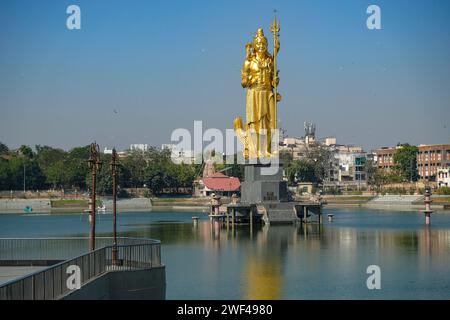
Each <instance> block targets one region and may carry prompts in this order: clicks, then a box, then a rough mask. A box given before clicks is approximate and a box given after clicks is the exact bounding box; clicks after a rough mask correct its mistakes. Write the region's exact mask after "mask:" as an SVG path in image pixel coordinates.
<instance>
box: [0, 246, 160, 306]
mask: <svg viewBox="0 0 450 320" xmlns="http://www.w3.org/2000/svg"><path fill="white" fill-rule="evenodd" d="M100 239H101V240H100ZM100 239H99V238H97V240H100V241H97V247H99V242H101V241H103V242H104V243H105V245H104V246H103V247H101V248H99V249H96V250H94V251H90V252H87V253H84V254H81V255H80V254H78V255H77V256H75V258H70V259H67V258H66V257H67V253H66V252H63V251H61V250H63V248H64V246H66V247H65V248H66V249H67V250H68V252H74V250H79V248H81V247H80V246H83V247H84V248H85V250H83V251H84V252H86V251H87V250H86V248H87V247H88V243H89V239H88V238H63V239H56V238H46V239H42V238H41V239H29V238H28V239H0V253H1V255H0V260H13V259H11V258H13V257H14V258H16V260H23V259H24V260H27V261H29V260H34V259H36V258H37V260H64V261H63V262H60V263H57V264H55V265H53V266H50V267H48V268H45V269H44V270H40V271H37V272H34V273H32V274H29V275H26V276H24V277H21V278H19V279H14V280H12V281H9V282H7V283H4V284H2V285H0V300H53V299H59V298H61V297H63V296H64V295H66V294H68V293H69V292H71V291H72V290H73V289H70V288H69V287H70V285H68V283H67V282H68V281H69V282H70V280H71V279H69V277H71V273H70V272H68V268H69V266H77V267H79V268H80V269H79V270H80V282H81V286H82V285H84V284H86V283H87V282H89V281H91V280H93V279H95V278H96V277H99V276H101V275H103V274H105V273H106V272H111V271H126V270H142V269H150V268H154V267H159V266H162V264H161V243H160V241H158V240H151V239H135V238H118V241H117V242H118V244H117V246H114V245H113V244H112V238H100ZM58 241H61V243H59V244H58ZM25 244H27V245H30V247H29V248H28V249H27V250H32V249H41V250H43V251H42V252H41V253H35V254H34V255H31V256H27V255H26V254H25V253H15V252H10V251H9V250H11V249H12V250H14V251H15V249H16V250H17V249H19V250H20V248H24V247H25ZM71 245H72V247H71ZM73 248H75V249H73ZM55 249H56V251H53V250H55ZM30 252H31V251H30ZM5 253H7V254H9V255H8V256H6V258H8V259H5V258H4V255H5ZM45 254H49V256H45ZM59 254H61V255H59ZM30 257H32V258H34V259H30ZM49 257H50V258H49ZM72 257H73V255H72Z"/></svg>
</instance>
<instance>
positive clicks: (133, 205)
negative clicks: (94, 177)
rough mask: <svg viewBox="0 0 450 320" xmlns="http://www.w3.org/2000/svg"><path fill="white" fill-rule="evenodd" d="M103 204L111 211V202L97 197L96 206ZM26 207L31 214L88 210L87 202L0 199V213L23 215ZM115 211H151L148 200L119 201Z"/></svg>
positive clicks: (150, 204)
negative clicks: (29, 209) (30, 210)
mask: <svg viewBox="0 0 450 320" xmlns="http://www.w3.org/2000/svg"><path fill="white" fill-rule="evenodd" d="M101 204H104V205H105V206H106V210H107V211H111V210H112V200H110V199H102V198H101V197H99V201H98V202H97V206H99V205H101ZM26 207H31V208H32V209H33V211H32V213H42V212H52V213H64V212H67V213H73V212H83V211H85V210H88V209H89V206H88V200H86V199H77V200H60V199H0V213H24V211H25V210H24V209H25V208H26ZM117 210H118V211H121V212H126V211H151V210H152V202H151V200H150V199H148V198H133V199H119V200H118V201H117Z"/></svg>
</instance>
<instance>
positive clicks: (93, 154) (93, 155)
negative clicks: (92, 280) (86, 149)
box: [88, 142, 102, 250]
mask: <svg viewBox="0 0 450 320" xmlns="http://www.w3.org/2000/svg"><path fill="white" fill-rule="evenodd" d="M88 165H89V169H90V170H91V174H92V192H91V208H90V209H91V210H90V213H89V215H90V219H89V220H90V233H89V240H90V247H91V250H95V206H96V203H95V193H96V183H97V172H98V171H100V169H101V166H102V162H101V161H100V148H99V146H98V144H97V143H95V142H94V143H91V145H90V156H89V160H88Z"/></svg>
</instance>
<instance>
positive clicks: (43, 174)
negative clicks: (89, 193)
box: [0, 143, 201, 194]
mask: <svg viewBox="0 0 450 320" xmlns="http://www.w3.org/2000/svg"><path fill="white" fill-rule="evenodd" d="M88 159H89V145H87V146H83V147H76V148H73V149H71V150H69V151H65V150H62V149H59V148H53V147H50V146H41V145H36V146H35V151H34V150H33V149H32V148H31V147H29V146H25V145H23V146H21V147H20V148H18V149H16V150H10V149H9V148H8V147H7V146H6V145H5V144H3V143H0V190H22V189H23V187H24V185H23V184H24V177H25V187H26V189H27V190H46V189H78V190H88V189H89V188H90V186H91V184H92V177H91V173H90V171H89V168H88V164H87V160H88ZM100 159H101V161H102V163H103V165H102V167H101V169H100V172H99V173H98V175H97V190H98V192H99V193H100V194H110V193H111V192H112V178H111V169H110V162H111V155H110V154H103V153H102V154H101V155H100ZM200 171H201V166H200V165H194V164H175V163H174V162H172V160H171V157H170V151H169V150H160V149H157V148H155V147H151V148H149V150H148V151H145V152H142V151H130V152H128V154H127V156H126V157H124V158H121V159H120V161H119V167H118V182H119V188H121V189H124V188H143V187H144V188H145V187H146V188H148V189H149V190H150V191H151V192H152V193H153V194H160V193H162V192H163V191H164V190H167V189H169V190H171V191H172V192H174V193H177V192H179V191H180V189H182V188H191V187H192V184H193V182H194V180H195V179H196V177H197V176H198V174H199V172H200Z"/></svg>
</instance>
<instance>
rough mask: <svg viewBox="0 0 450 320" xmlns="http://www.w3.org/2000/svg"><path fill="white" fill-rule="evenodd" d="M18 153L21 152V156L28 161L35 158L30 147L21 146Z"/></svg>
mask: <svg viewBox="0 0 450 320" xmlns="http://www.w3.org/2000/svg"><path fill="white" fill-rule="evenodd" d="M18 151H19V154H20V155H22V156H24V157H26V158H28V159H31V158H33V155H34V154H33V149H31V148H30V147H29V146H26V145H21V146H20V148H19V150H18Z"/></svg>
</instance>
